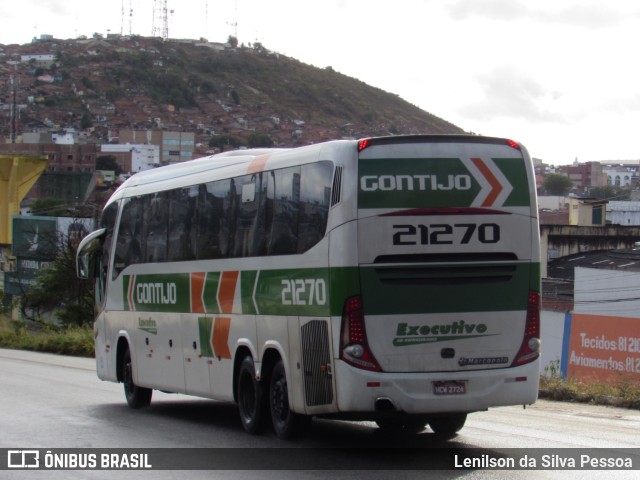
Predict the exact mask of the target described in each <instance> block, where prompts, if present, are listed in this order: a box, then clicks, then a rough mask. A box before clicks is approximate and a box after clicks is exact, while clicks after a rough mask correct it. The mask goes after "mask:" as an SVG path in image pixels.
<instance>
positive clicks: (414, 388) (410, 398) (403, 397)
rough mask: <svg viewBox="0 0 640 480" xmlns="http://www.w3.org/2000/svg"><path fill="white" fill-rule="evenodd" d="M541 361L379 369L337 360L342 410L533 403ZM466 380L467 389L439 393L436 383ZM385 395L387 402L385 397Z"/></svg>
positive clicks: (481, 407) (435, 410) (461, 409)
mask: <svg viewBox="0 0 640 480" xmlns="http://www.w3.org/2000/svg"><path fill="white" fill-rule="evenodd" d="M539 366H540V360H539V359H538V360H536V361H535V362H532V363H530V364H527V365H523V366H520V367H516V368H503V369H493V370H481V371H478V370H475V371H466V372H450V373H447V372H437V373H379V372H369V371H366V370H360V369H357V368H353V367H351V366H349V365H347V364H345V363H344V362H342V361H340V360H336V375H335V376H336V387H337V406H338V411H339V412H344V413H347V412H377V411H380V408H383V407H384V408H389V404H391V405H393V409H394V410H396V411H398V412H405V413H409V414H425V413H439V412H474V411H480V410H486V409H488V408H489V407H497V406H505V405H529V404H532V403H534V402H535V401H536V399H537V396H538V383H539ZM451 380H458V381H464V382H465V390H466V392H465V393H464V394H456V395H436V394H435V393H434V388H433V382H435V381H451ZM380 400H383V401H380Z"/></svg>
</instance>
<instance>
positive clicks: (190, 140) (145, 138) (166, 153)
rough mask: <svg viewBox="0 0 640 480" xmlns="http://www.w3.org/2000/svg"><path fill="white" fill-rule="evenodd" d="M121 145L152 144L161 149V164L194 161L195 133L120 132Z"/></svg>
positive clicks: (159, 131) (160, 131)
mask: <svg viewBox="0 0 640 480" xmlns="http://www.w3.org/2000/svg"><path fill="white" fill-rule="evenodd" d="M118 141H119V142H120V144H127V143H130V144H150V145H157V146H158V147H159V148H160V164H161V165H169V164H171V163H179V162H185V161H187V160H192V159H193V152H194V150H195V145H196V141H195V133H193V132H167V131H164V130H120V133H119V140H118Z"/></svg>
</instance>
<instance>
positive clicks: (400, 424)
mask: <svg viewBox="0 0 640 480" xmlns="http://www.w3.org/2000/svg"><path fill="white" fill-rule="evenodd" d="M427 423H428V420H427V418H425V417H422V416H401V417H389V418H379V419H378V420H376V424H377V425H378V427H380V429H382V430H384V431H385V432H389V433H401V434H414V433H420V432H421V431H423V430H424V429H425V427H426V426H427Z"/></svg>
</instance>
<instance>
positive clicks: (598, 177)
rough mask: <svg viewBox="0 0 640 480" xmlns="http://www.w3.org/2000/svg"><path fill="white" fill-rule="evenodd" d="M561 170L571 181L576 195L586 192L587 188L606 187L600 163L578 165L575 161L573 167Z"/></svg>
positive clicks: (569, 166) (605, 177)
mask: <svg viewBox="0 0 640 480" xmlns="http://www.w3.org/2000/svg"><path fill="white" fill-rule="evenodd" d="M561 168H562V171H563V173H564V174H565V175H567V176H568V177H569V179H571V183H573V188H574V190H575V191H576V192H578V193H584V192H586V191H588V188H589V187H606V186H607V176H606V175H605V174H604V173H603V171H602V165H601V164H600V162H586V163H578V162H577V161H576V162H574V164H573V165H568V166H566V167H561ZM558 170H560V168H559V169H558Z"/></svg>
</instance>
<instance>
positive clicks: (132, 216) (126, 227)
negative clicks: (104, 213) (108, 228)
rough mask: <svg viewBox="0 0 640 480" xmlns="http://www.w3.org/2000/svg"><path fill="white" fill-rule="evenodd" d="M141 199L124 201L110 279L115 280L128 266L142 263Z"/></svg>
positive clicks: (135, 198) (133, 198)
mask: <svg viewBox="0 0 640 480" xmlns="http://www.w3.org/2000/svg"><path fill="white" fill-rule="evenodd" d="M142 215H143V202H142V197H132V198H128V199H125V200H124V205H123V207H122V215H121V218H120V226H119V228H118V238H117V241H116V249H115V260H114V265H113V274H112V276H111V277H112V279H113V280H115V279H116V278H117V276H118V275H119V274H120V272H121V271H122V270H124V269H125V268H126V267H127V266H128V265H132V264H135V263H140V262H141V261H142V250H141V245H140V233H141V232H140V230H141V226H142V223H143V218H142Z"/></svg>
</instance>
